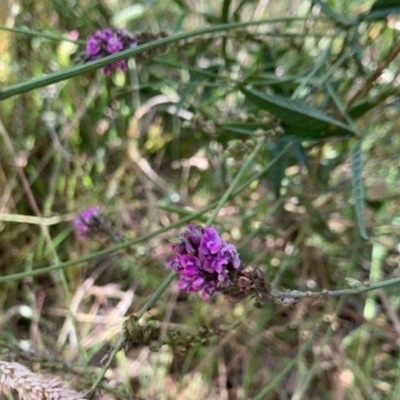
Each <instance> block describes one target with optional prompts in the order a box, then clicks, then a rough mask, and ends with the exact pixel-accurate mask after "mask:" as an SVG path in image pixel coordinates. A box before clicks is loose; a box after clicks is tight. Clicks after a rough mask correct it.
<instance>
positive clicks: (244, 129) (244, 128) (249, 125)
mask: <svg viewBox="0 0 400 400" xmlns="http://www.w3.org/2000/svg"><path fill="white" fill-rule="evenodd" d="M220 126H221V128H222V129H225V130H227V131H231V132H235V133H242V134H244V135H249V136H253V135H254V133H255V131H256V130H258V129H262V130H263V131H266V130H267V129H268V127H267V126H266V124H261V123H256V122H237V123H231V124H221V125H220Z"/></svg>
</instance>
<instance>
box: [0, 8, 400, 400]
mask: <svg viewBox="0 0 400 400" xmlns="http://www.w3.org/2000/svg"><path fill="white" fill-rule="evenodd" d="M0 8H1V9H0V23H1V25H2V26H1V29H2V30H1V31H0V54H1V56H0V85H1V90H0V99H2V101H1V102H0V235H1V240H0V273H1V276H0V310H1V312H0V332H1V333H0V339H1V342H0V344H1V347H0V359H2V360H15V361H18V362H20V363H23V364H25V365H26V366H28V367H29V368H31V369H33V370H34V371H35V372H37V373H38V374H42V375H44V376H48V375H53V376H58V377H61V378H62V379H63V380H64V381H65V382H67V383H68V385H69V386H70V387H71V388H74V389H76V390H82V391H85V390H88V389H89V388H90V387H91V385H92V384H93V382H94V380H95V378H96V376H98V373H99V370H100V368H101V361H102V360H104V356H105V355H106V354H107V351H108V349H109V346H110V345H111V346H112V345H113V343H114V341H115V338H116V335H117V334H118V333H119V332H120V331H121V326H122V323H123V321H124V320H125V318H126V316H127V315H129V314H130V313H134V312H137V311H138V310H139V309H140V308H141V307H142V306H143V304H144V303H145V302H146V300H147V299H148V297H149V296H150V295H151V294H152V293H154V292H155V291H156V290H157V288H158V287H159V285H160V283H161V282H162V280H163V279H164V278H165V277H166V276H167V274H168V271H167V270H166V269H165V267H164V265H165V262H166V260H168V259H169V258H170V256H171V250H170V239H172V238H174V237H176V236H178V235H179V232H180V230H181V229H182V228H183V227H184V226H185V224H186V222H187V221H188V220H190V219H193V220H194V221H195V222H196V223H199V224H201V223H205V222H206V221H207V220H208V219H209V218H210V216H212V217H213V225H214V226H216V227H218V228H219V230H220V231H221V232H223V235H224V238H225V239H226V240H228V241H230V242H232V243H235V245H236V246H237V247H238V250H239V253H240V255H241V258H242V261H243V263H244V265H246V266H252V267H255V268H260V269H262V271H263V272H264V274H265V278H266V279H267V280H268V281H269V282H270V284H271V286H272V287H273V288H277V289H282V288H283V289H297V290H304V291H307V290H322V289H329V290H333V289H340V288H347V287H350V286H354V285H358V284H361V283H365V282H367V283H368V282H369V283H373V282H376V281H379V280H383V279H388V278H392V277H396V276H399V274H400V268H399V260H400V254H399V252H400V244H399V243H400V217H399V215H400V214H399V208H400V205H399V201H398V198H399V194H400V191H399V189H398V187H397V183H398V182H399V178H400V176H399V175H400V173H399V168H398V165H399V164H398V159H399V156H398V155H399V151H400V136H399V135H398V132H397V130H396V126H398V125H399V122H400V121H399V112H398V109H399V104H400V103H399V97H398V95H399V92H398V90H399V83H400V78H399V58H398V53H399V52H400V45H399V43H400V42H399V36H400V35H399V29H400V20H399V17H398V14H397V13H398V12H400V4H398V2H396V1H383V0H377V1H375V2H374V1H359V0H351V1H350V0H349V1H346V0H329V1H328V0H327V1H316V0H315V1H314V2H310V1H297V0H296V1H273V2H272V1H270V2H269V1H243V0H242V1H239V0H237V1H235V0H231V1H230V0H224V1H223V2H216V1H215V2H211V1H206V0H204V1H203V0H200V1H199V0H196V1H194V0H193V1H192V0H175V1H169V2H167V1H160V2H156V1H151V0H143V1H141V2H140V3H133V4H132V2H130V1H127V0H118V1H117V0H115V1H111V0H110V1H107V0H104V1H102V2H92V1H87V0H83V1H79V2H74V1H70V0H64V1H59V0H51V1H49V0H38V1H29V0H20V1H18V0H5V1H2V2H0ZM256 21H260V23H259V24H255V22H256ZM247 22H252V23H254V24H252V25H248V24H246V23H247ZM108 26H114V27H125V28H127V29H129V30H131V31H133V32H149V33H153V34H157V33H159V32H160V31H164V32H167V33H168V34H169V37H168V38H167V39H160V40H159V41H157V42H155V43H160V44H156V45H155V47H154V48H153V50H151V49H150V47H151V45H150V44H149V45H148V48H147V50H146V51H142V50H140V49H141V47H140V48H138V49H136V50H134V51H137V56H136V57H134V58H130V61H129V67H130V69H129V73H128V74H127V75H126V76H125V75H124V74H123V73H121V72H118V73H116V74H114V75H113V76H112V77H111V78H110V79H106V78H105V77H104V76H103V73H102V69H101V68H98V66H99V64H97V66H92V64H84V65H83V67H82V66H81V65H80V64H79V55H80V54H81V52H82V51H84V43H85V40H86V38H87V37H88V36H90V35H91V34H92V33H93V31H94V30H96V29H102V28H105V27H108ZM197 29H200V30H199V31H196V30H197ZM192 32H195V34H192ZM145 46H146V45H145ZM145 46H144V48H146V47H145ZM396 57H397V58H396ZM74 65H77V66H75V67H73V66H74ZM85 68H86V69H85ZM71 71H72V73H73V75H74V77H72V78H71V79H67V78H69V77H70V75H71ZM49 77H50V78H49ZM32 79H33V80H32ZM50 83H51V84H50ZM33 88H34V90H31V89H33ZM243 165H245V168H244V169H243V168H242V167H243ZM229 188H231V190H232V191H233V192H232V193H231V194H230V195H229V196H225V197H224V195H226V194H229V193H228V192H227V191H228V190H229ZM221 199H222V201H221ZM218 201H219V205H220V206H222V208H221V209H219V213H218V216H217V215H216V212H215V210H216V204H217V202H218ZM93 205H100V206H101V209H102V216H103V217H104V218H105V220H107V221H108V223H109V224H110V227H111V226H112V229H113V230H114V231H115V232H117V233H118V235H119V236H120V237H121V238H123V243H125V244H122V245H119V247H115V243H113V240H112V238H111V239H109V238H107V237H106V236H104V235H98V236H96V237H92V238H91V240H86V241H79V240H78V239H77V237H76V234H75V233H74V230H73V226H72V224H71V223H70V221H71V220H72V219H73V218H74V217H75V216H76V215H77V214H78V213H79V212H81V211H82V210H83V209H85V208H87V207H89V206H93ZM217 211H218V209H217ZM213 212H214V214H213ZM110 229H111V228H110ZM114 239H115V237H114ZM60 263H67V264H66V265H65V264H61V265H60ZM53 265H55V266H61V267H63V266H64V267H65V268H55V269H54V270H52V271H49V272H47V273H40V274H38V270H39V269H41V268H45V267H48V266H53ZM39 272H40V271H39ZM399 307H400V298H399V296H398V287H391V288H388V289H385V290H380V291H374V292H370V293H369V294H367V295H363V296H358V297H346V298H339V299H332V300H328V301H315V300H307V299H305V300H301V301H299V302H297V303H296V304H293V305H291V306H289V307H283V306H281V305H278V304H276V303H275V302H271V303H269V304H266V305H263V306H262V307H261V308H259V309H258V308H255V307H254V302H253V301H252V300H250V299H249V300H246V301H242V302H239V303H234V304H232V303H229V302H227V301H226V300H225V299H224V298H223V297H222V296H214V297H212V298H211V299H210V300H208V301H206V302H202V301H201V299H200V298H198V297H197V296H195V295H193V296H187V295H183V294H182V293H179V291H178V290H177V288H176V285H175V284H172V285H170V286H169V287H168V289H167V290H166V292H165V293H164V294H163V295H162V297H161V298H160V299H159V301H158V302H157V303H156V304H155V306H154V307H153V309H151V310H150V311H149V313H147V314H146V315H145V316H144V319H146V318H147V319H148V318H149V317H152V318H155V319H157V320H159V321H162V323H163V326H170V327H171V326H172V327H179V328H180V329H187V330H188V331H193V332H196V331H197V330H198V329H199V327H201V326H206V327H208V329H212V330H215V331H216V332H217V333H218V334H217V335H214V337H213V338H212V339H210V340H209V342H208V343H207V344H206V345H202V346H199V345H196V346H193V348H192V349H190V351H188V352H185V353H183V352H178V351H173V350H171V349H170V348H168V347H167V346H163V347H162V349H161V350H160V351H159V352H158V353H152V352H150V350H149V348H148V347H146V346H136V347H134V348H133V349H131V350H130V351H129V352H128V354H127V355H126V356H125V355H124V354H123V353H122V352H120V353H118V355H117V357H116V359H115V361H114V363H113V364H112V365H111V367H110V368H109V369H108V371H107V374H106V377H105V379H104V381H103V383H102V385H101V388H102V391H101V394H99V398H103V399H128V398H138V399H139V398H143V399H189V398H190V399H199V400H200V399H223V400H224V399H249V398H254V399H293V400H295V399H338V400H339V399H379V398H385V399H395V398H400V364H399V361H398V360H399V340H400V320H399V316H398V311H399Z"/></svg>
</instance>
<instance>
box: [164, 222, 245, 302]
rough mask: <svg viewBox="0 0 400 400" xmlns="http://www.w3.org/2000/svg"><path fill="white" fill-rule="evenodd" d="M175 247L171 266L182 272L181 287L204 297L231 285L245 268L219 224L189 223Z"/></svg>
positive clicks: (168, 264)
mask: <svg viewBox="0 0 400 400" xmlns="http://www.w3.org/2000/svg"><path fill="white" fill-rule="evenodd" d="M172 250H173V252H174V257H173V258H172V260H170V261H169V262H168V263H167V267H168V268H172V269H173V270H174V271H175V272H176V273H177V274H178V275H179V276H180V279H179V281H178V287H179V288H180V289H181V290H184V291H186V292H188V293H190V292H199V293H200V295H201V297H202V299H203V300H205V299H207V298H208V297H210V296H211V295H213V294H214V293H215V292H216V291H218V289H219V288H223V287H227V286H229V283H230V282H231V281H232V279H233V278H234V276H235V273H236V272H237V271H238V270H239V269H240V268H241V262H240V259H239V255H238V253H237V251H236V248H235V247H234V246H233V245H232V244H228V243H226V242H225V241H224V240H223V239H222V238H221V236H220V235H219V233H218V231H217V230H216V229H215V228H201V227H199V226H195V225H193V224H189V225H188V228H187V229H186V230H185V231H184V232H183V233H182V235H181V237H180V238H179V239H178V241H177V242H176V243H174V244H173V246H172Z"/></svg>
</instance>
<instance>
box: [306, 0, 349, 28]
mask: <svg viewBox="0 0 400 400" xmlns="http://www.w3.org/2000/svg"><path fill="white" fill-rule="evenodd" d="M313 3H314V4H318V5H319V6H320V7H321V10H322V12H323V13H324V14H325V15H326V16H327V17H329V18H331V19H332V21H334V22H336V23H337V24H339V25H343V26H345V27H348V26H352V25H354V24H355V23H356V21H355V20H353V19H350V18H349V17H346V16H345V15H340V14H338V13H337V12H335V11H333V10H332V9H331V8H330V7H329V5H328V3H327V2H326V1H322V0H313Z"/></svg>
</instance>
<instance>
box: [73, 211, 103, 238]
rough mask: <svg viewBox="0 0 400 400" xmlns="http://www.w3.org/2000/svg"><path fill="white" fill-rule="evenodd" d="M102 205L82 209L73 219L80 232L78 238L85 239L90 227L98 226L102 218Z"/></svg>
mask: <svg viewBox="0 0 400 400" xmlns="http://www.w3.org/2000/svg"><path fill="white" fill-rule="evenodd" d="M99 218H100V207H99V206H94V207H90V208H87V209H86V210H84V211H82V212H81V213H80V214H79V215H78V216H77V217H76V218H75V219H74V221H73V223H74V225H75V228H76V230H77V232H78V239H80V240H83V239H85V238H86V236H87V234H88V233H89V230H90V228H92V227H94V226H96V225H97V224H98V223H99V222H100V220H99Z"/></svg>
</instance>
